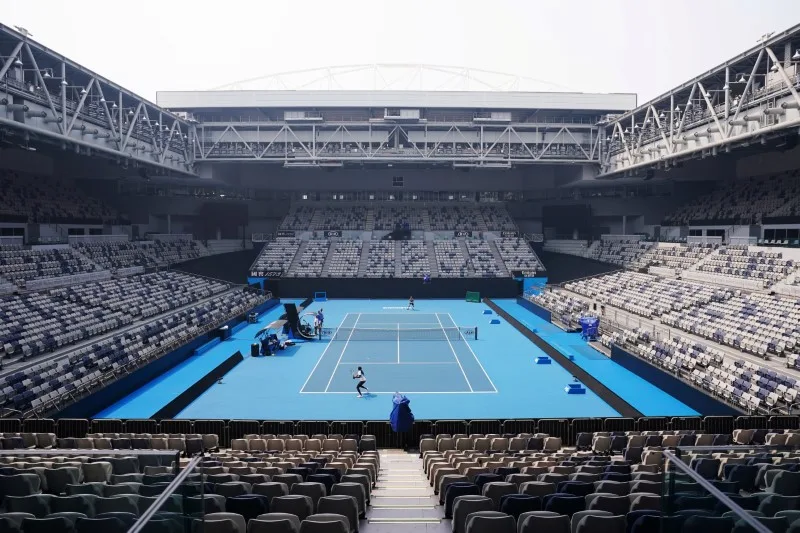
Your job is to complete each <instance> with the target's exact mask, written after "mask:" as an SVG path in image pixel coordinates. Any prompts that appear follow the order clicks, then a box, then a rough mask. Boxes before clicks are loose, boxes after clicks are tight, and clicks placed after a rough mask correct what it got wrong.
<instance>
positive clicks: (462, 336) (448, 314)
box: [447, 313, 497, 392]
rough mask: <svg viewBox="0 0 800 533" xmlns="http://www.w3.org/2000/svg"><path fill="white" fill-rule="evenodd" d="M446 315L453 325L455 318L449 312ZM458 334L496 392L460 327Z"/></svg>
mask: <svg viewBox="0 0 800 533" xmlns="http://www.w3.org/2000/svg"><path fill="white" fill-rule="evenodd" d="M447 316H449V317H450V322H452V323H453V325H455V324H456V321H455V320H453V316H452V315H451V314H450V313H447ZM458 334H459V335H461V339H462V340H463V341H464V344H466V345H467V349H468V350H469V351H470V353H471V354H472V357H474V358H475V361H476V362H477V363H478V366H479V367H481V370H483V375H484V376H486V379H488V380H489V383H490V384H491V385H492V388H493V389H494V391H495V392H497V387H496V386H495V384H494V382H493V381H492V378H490V377H489V373H488V372H486V369H485V368H483V365H482V364H481V360H480V359H478V356H477V355H476V354H475V352H474V351H473V350H472V346H470V345H469V341H467V339H465V338H464V335H463V334H462V333H461V330H460V329H459V330H458Z"/></svg>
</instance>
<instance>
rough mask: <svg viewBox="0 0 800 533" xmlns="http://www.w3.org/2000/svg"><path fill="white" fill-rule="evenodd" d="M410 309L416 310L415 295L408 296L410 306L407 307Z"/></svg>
mask: <svg viewBox="0 0 800 533" xmlns="http://www.w3.org/2000/svg"><path fill="white" fill-rule="evenodd" d="M409 309H411V310H412V311H413V310H414V297H413V296H409V297H408V307H406V311H408V310H409Z"/></svg>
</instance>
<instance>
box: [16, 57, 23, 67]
mask: <svg viewBox="0 0 800 533" xmlns="http://www.w3.org/2000/svg"><path fill="white" fill-rule="evenodd" d="M14 66H15V67H21V66H22V60H21V59H20V58H17V59H15V60H14Z"/></svg>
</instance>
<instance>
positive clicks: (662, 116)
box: [658, 111, 667, 120]
mask: <svg viewBox="0 0 800 533" xmlns="http://www.w3.org/2000/svg"><path fill="white" fill-rule="evenodd" d="M658 118H659V120H664V119H665V118H667V115H665V114H664V112H663V111H662V112H661V114H660V115H658Z"/></svg>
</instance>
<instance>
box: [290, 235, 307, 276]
mask: <svg viewBox="0 0 800 533" xmlns="http://www.w3.org/2000/svg"><path fill="white" fill-rule="evenodd" d="M307 246H308V241H300V246H298V247H297V252H295V254H294V257H293V258H292V262H291V263H289V268H287V269H286V272H284V275H286V274H288V273H289V272H293V271H294V269H295V267H297V265H299V264H300V259H301V258H302V257H303V252H305V251H306V247H307Z"/></svg>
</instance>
